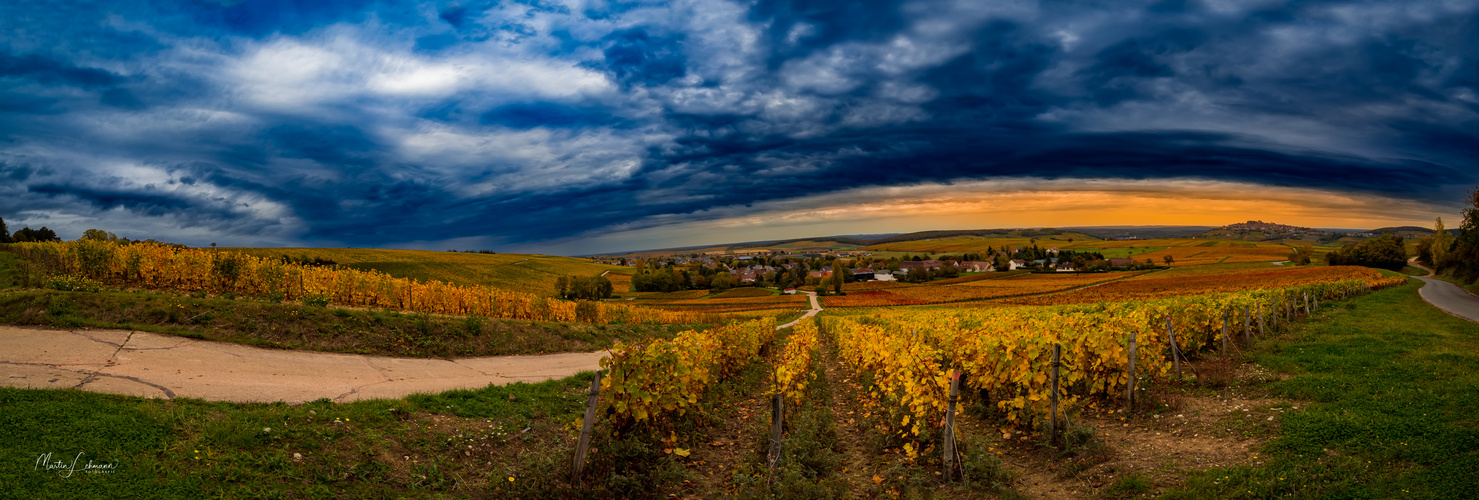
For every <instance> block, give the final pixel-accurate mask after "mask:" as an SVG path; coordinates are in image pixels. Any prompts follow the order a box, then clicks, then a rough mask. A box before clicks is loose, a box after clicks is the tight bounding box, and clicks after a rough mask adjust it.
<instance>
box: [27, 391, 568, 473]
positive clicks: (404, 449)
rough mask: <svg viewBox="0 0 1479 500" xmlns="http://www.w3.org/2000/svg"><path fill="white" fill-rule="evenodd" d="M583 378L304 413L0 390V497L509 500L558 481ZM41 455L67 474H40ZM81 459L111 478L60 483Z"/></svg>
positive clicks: (315, 407)
mask: <svg viewBox="0 0 1479 500" xmlns="http://www.w3.org/2000/svg"><path fill="white" fill-rule="evenodd" d="M590 379H591V374H589V373H587V374H582V375H578V376H575V377H571V378H568V379H565V380H556V381H549V382H543V383H539V384H523V383H518V384H513V385H510V386H505V387H489V388H486V389H481V390H474V391H452V392H447V393H443V394H439V395H428V396H412V397H409V398H406V399H403V400H375V401H363V402H356V403H347V404H333V403H328V402H313V403H307V404H304V405H287V404H234V403H213V402H205V401H199V400H189V399H176V400H147V399H139V398H132V397H124V396H112V395H104V394H92V393H86V392H81V391H71V390H27V389H9V388H0V408H4V411H0V428H4V429H6V432H3V433H0V455H3V456H4V457H5V461H4V463H3V464H0V484H3V485H4V490H5V494H4V496H7V497H11V498H204V497H211V498H389V497H403V496H416V497H428V496H435V495H451V496H457V497H465V496H468V495H472V494H476V495H480V496H484V495H486V496H500V495H511V496H517V495H519V494H520V492H521V491H523V490H526V489H529V488H531V487H539V485H541V484H543V485H544V486H545V487H551V484H550V483H551V482H553V481H560V480H561V478H560V477H559V475H560V474H559V473H558V472H563V471H564V470H565V468H568V464H567V463H566V462H567V461H568V460H569V457H568V456H565V454H564V453H563V452H564V450H569V449H572V448H573V444H572V443H573V439H572V437H571V429H572V428H573V427H572V426H573V424H574V422H575V421H576V419H578V418H579V417H580V412H581V410H582V406H583V402H584V399H585V397H584V391H585V389H586V388H587V387H588V386H589V384H590ZM45 454H50V459H51V460H52V461H61V462H63V463H64V464H65V465H66V467H65V468H63V469H56V470H44V469H43V470H37V467H36V462H37V461H38V458H39V457H42V456H44V455H45ZM79 454H80V455H79ZM79 456H80V458H78V459H77V460H78V465H77V468H78V469H81V468H82V467H83V466H84V464H85V463H86V462H88V461H93V463H94V464H98V465H102V464H110V465H111V466H113V468H112V469H109V470H110V472H109V473H89V472H87V471H83V470H78V471H76V472H75V473H69V472H68V470H67V469H70V468H71V464H72V461H73V460H74V457H79ZM510 478H512V479H510ZM475 492H476V493H475Z"/></svg>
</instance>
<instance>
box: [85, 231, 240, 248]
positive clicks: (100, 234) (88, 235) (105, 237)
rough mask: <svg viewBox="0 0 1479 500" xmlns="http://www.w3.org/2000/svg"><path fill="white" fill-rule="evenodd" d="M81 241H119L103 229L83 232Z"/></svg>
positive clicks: (114, 235)
mask: <svg viewBox="0 0 1479 500" xmlns="http://www.w3.org/2000/svg"><path fill="white" fill-rule="evenodd" d="M81 239H84V240H90V241H104V242H116V241H119V238H118V235H116V234H113V233H110V232H107V231H104V230H102V229H88V230H86V231H83V232H82V238H81ZM211 246H213V247H214V246H216V244H215V243H211Z"/></svg>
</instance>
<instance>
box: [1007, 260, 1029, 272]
mask: <svg viewBox="0 0 1479 500" xmlns="http://www.w3.org/2000/svg"><path fill="white" fill-rule="evenodd" d="M1010 264H1011V267H1008V268H1007V270H1008V271H1016V270H1018V269H1021V268H1024V267H1027V261H1025V260H1022V259H1012V260H1011V262H1010Z"/></svg>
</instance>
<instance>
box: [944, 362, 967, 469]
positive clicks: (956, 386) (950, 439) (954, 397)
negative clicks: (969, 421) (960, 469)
mask: <svg viewBox="0 0 1479 500" xmlns="http://www.w3.org/2000/svg"><path fill="white" fill-rule="evenodd" d="M959 400H960V371H958V370H957V371H955V372H952V373H951V374H950V406H949V409H948V410H947V411H946V412H945V429H944V431H943V432H944V435H943V436H941V442H942V443H944V445H943V446H941V447H940V448H941V449H942V450H943V451H944V454H945V456H944V461H943V462H942V463H944V464H945V479H946V480H949V479H950V478H951V477H953V476H954V474H955V468H956V463H955V455H956V453H955V403H956V401H959ZM961 479H965V474H963V473H962V474H961Z"/></svg>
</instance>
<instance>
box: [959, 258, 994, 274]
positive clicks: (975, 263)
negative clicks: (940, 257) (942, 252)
mask: <svg viewBox="0 0 1479 500" xmlns="http://www.w3.org/2000/svg"><path fill="white" fill-rule="evenodd" d="M959 267H960V270H961V271H965V272H968V273H986V272H991V271H995V270H996V266H995V265H993V264H992V263H990V262H986V261H981V260H967V261H963V262H961V263H960V265H959Z"/></svg>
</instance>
